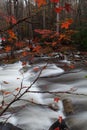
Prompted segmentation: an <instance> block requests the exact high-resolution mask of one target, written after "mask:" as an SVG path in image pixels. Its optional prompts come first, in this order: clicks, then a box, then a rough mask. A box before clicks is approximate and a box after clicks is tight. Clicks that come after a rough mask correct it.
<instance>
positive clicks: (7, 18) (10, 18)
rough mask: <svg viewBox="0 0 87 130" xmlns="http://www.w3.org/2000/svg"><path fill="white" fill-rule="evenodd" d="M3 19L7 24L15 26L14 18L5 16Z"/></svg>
mask: <svg viewBox="0 0 87 130" xmlns="http://www.w3.org/2000/svg"><path fill="white" fill-rule="evenodd" d="M4 18H5V20H6V22H8V23H10V22H11V23H13V24H16V22H17V21H16V19H15V17H14V16H5V17H4Z"/></svg>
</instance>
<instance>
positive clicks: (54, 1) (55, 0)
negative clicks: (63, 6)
mask: <svg viewBox="0 0 87 130" xmlns="http://www.w3.org/2000/svg"><path fill="white" fill-rule="evenodd" d="M50 1H51V2H53V3H58V2H59V1H60V0H50Z"/></svg>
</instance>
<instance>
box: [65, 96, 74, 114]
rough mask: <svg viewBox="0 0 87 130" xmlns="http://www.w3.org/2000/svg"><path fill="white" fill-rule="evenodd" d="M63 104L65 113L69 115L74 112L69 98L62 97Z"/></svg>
mask: <svg viewBox="0 0 87 130" xmlns="http://www.w3.org/2000/svg"><path fill="white" fill-rule="evenodd" d="M63 106H64V112H65V114H66V115H71V114H73V113H74V108H73V105H72V101H71V100H70V99H63Z"/></svg>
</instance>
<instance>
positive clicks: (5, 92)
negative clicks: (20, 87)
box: [3, 91, 11, 95]
mask: <svg viewBox="0 0 87 130" xmlns="http://www.w3.org/2000/svg"><path fill="white" fill-rule="evenodd" d="M3 94H4V95H8V94H11V92H9V91H4V92H3Z"/></svg>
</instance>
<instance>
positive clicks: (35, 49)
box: [33, 45, 41, 52]
mask: <svg viewBox="0 0 87 130" xmlns="http://www.w3.org/2000/svg"><path fill="white" fill-rule="evenodd" d="M40 49H41V46H39V45H37V46H36V47H35V48H34V49H33V51H35V52H40Z"/></svg>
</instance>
